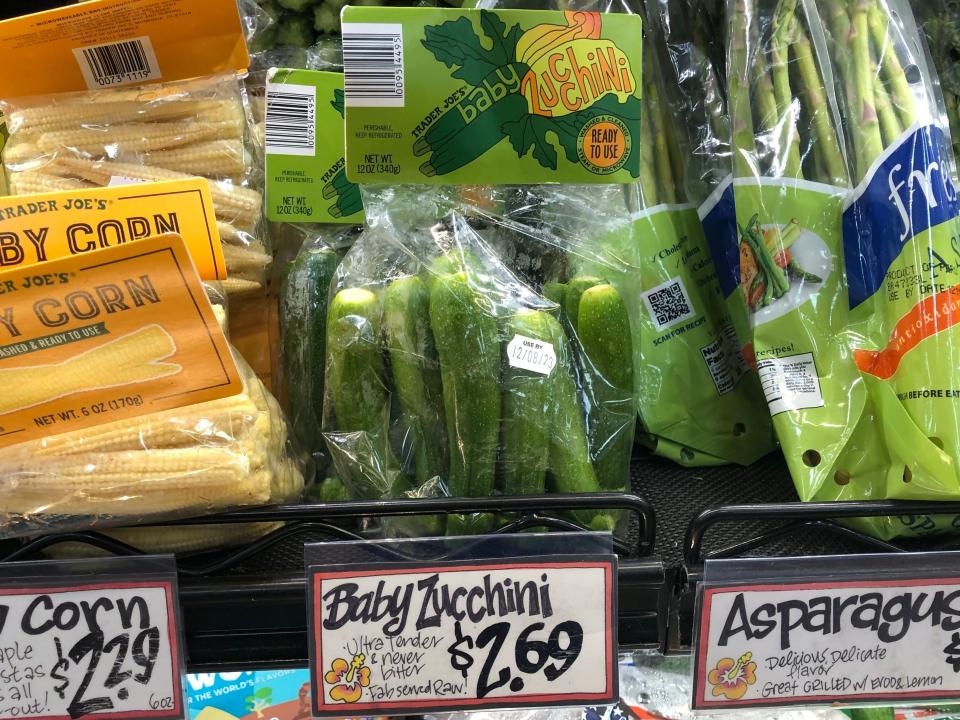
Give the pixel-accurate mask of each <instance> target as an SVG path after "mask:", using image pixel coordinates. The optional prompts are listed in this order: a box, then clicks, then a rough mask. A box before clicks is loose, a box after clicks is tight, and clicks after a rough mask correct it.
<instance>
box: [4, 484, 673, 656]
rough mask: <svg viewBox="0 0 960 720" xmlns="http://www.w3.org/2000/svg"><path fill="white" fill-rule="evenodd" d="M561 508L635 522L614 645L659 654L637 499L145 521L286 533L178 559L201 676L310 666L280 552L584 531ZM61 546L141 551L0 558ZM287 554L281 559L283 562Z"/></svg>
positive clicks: (659, 590)
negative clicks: (444, 523) (445, 528)
mask: <svg viewBox="0 0 960 720" xmlns="http://www.w3.org/2000/svg"><path fill="white" fill-rule="evenodd" d="M568 510H621V511H626V512H627V513H629V514H630V515H631V516H632V517H633V519H634V522H632V523H631V525H630V527H631V528H632V529H634V530H635V531H633V530H632V531H631V533H630V539H629V540H625V539H623V538H616V539H615V540H614V546H615V548H616V550H617V552H618V554H619V555H620V558H621V559H620V572H619V587H620V591H619V607H620V617H619V637H620V641H621V645H622V646H623V647H653V648H660V647H663V644H664V642H665V639H666V618H667V615H668V609H669V605H670V596H671V588H672V586H673V583H668V582H667V575H666V573H665V570H664V567H663V564H662V563H661V562H660V561H659V560H657V559H655V558H653V557H652V553H653V549H654V538H655V537H656V514H655V512H654V508H653V506H652V505H651V504H650V503H649V502H647V501H646V500H644V499H642V498H640V497H637V496H635V495H629V494H624V493H589V494H578V495H564V496H561V495H528V496H518V497H508V496H494V497H487V498H424V499H402V500H377V501H356V502H339V503H315V504H302V505H280V506H273V507H265V508H249V509H244V510H237V511H233V512H228V513H221V514H218V515H212V516H206V517H198V518H189V519H184V520H176V521H168V522H161V523H151V525H155V526H190V525H200V524H203V525H209V524H234V523H249V522H283V523H284V525H283V526H282V527H280V528H278V529H276V530H274V531H272V532H271V533H269V534H267V535H264V536H263V537H261V538H260V539H258V540H256V541H255V542H253V543H250V544H248V545H245V546H243V547H240V548H237V549H234V550H229V551H219V552H213V553H211V552H207V553H198V554H195V555H191V556H183V557H179V558H178V563H177V565H178V570H179V574H180V601H181V606H182V608H183V617H184V632H185V636H186V655H187V665H188V669H189V670H190V671H191V672H199V671H207V670H221V671H225V670H230V669H235V670H239V669H254V668H271V667H302V666H304V665H305V664H306V663H307V658H308V653H307V647H308V645H307V610H306V587H305V581H304V573H303V568H302V564H300V563H302V554H299V557H300V558H301V560H300V561H299V562H297V561H294V562H293V563H290V562H288V563H286V564H285V565H284V566H282V567H281V566H278V567H268V568H266V569H264V568H263V567H262V565H263V563H260V564H259V565H260V566H259V567H258V563H257V562H256V560H257V559H258V558H262V557H264V556H265V555H269V553H270V552H273V551H276V550H277V549H278V548H279V547H281V546H286V547H287V549H288V550H292V551H293V553H292V555H293V557H294V558H296V557H297V556H298V553H302V549H300V548H302V545H303V543H304V542H308V541H315V540H318V539H321V540H331V541H336V540H366V539H370V538H371V535H370V534H369V533H364V532H363V531H358V529H357V528H358V526H359V524H360V522H361V521H369V520H371V519H384V518H392V517H404V516H428V515H434V514H444V513H497V514H499V515H500V516H501V517H503V518H505V519H504V520H503V522H502V524H501V525H500V527H498V528H497V529H496V530H495V531H494V532H495V533H498V534H503V533H519V532H526V531H531V530H537V529H548V530H567V531H570V530H573V531H576V530H585V529H586V528H585V527H583V526H582V525H579V524H577V523H575V522H573V521H571V520H569V519H566V518H564V517H562V516H561V514H562V513H563V512H564V511H568ZM62 543H83V544H86V545H88V546H91V547H94V548H97V549H99V550H101V551H104V552H106V553H108V554H112V555H118V556H136V555H142V554H144V552H143V551H142V550H140V549H138V548H136V547H133V546H131V545H128V544H126V543H122V542H119V541H117V540H115V539H113V538H110V537H108V536H106V535H104V534H102V533H99V532H96V531H93V530H90V531H86V532H71V533H60V534H55V535H45V536H42V537H38V538H34V539H31V540H27V541H25V542H23V543H22V544H19V545H18V546H16V547H15V548H14V549H12V550H10V551H9V552H7V553H6V554H4V555H3V556H2V557H0V560H2V561H6V562H10V561H16V560H30V559H35V558H38V557H42V556H43V552H44V551H45V550H48V549H50V548H53V547H55V546H56V545H59V544H62ZM289 556H290V553H288V557H289Z"/></svg>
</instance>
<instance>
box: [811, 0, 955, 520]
mask: <svg viewBox="0 0 960 720" xmlns="http://www.w3.org/2000/svg"><path fill="white" fill-rule="evenodd" d="M818 7H819V10H820V15H821V17H822V18H824V23H825V25H826V26H827V36H828V47H829V49H830V51H831V56H832V60H833V66H834V69H835V71H834V75H835V77H836V78H837V80H838V83H837V93H836V95H837V98H838V102H839V104H840V106H841V108H842V111H843V118H844V121H845V125H846V128H847V132H846V133H845V134H846V140H847V142H846V152H847V156H848V157H849V158H850V167H851V169H852V176H853V179H854V184H855V189H854V190H853V192H852V194H851V195H850V196H849V197H848V198H847V199H846V201H845V204H844V212H843V252H844V254H845V258H846V269H847V285H848V298H849V306H850V317H849V328H848V330H849V331H848V334H847V337H848V342H849V345H850V347H851V350H852V353H853V357H852V359H853V362H854V364H855V367H856V368H857V369H858V370H859V374H860V377H861V382H862V386H863V388H864V390H865V393H866V396H867V398H868V405H867V406H868V408H869V412H870V415H869V416H868V417H865V418H864V421H863V422H864V423H869V430H867V429H865V428H863V427H860V428H858V429H857V431H856V435H857V436H858V437H856V438H855V439H856V440H857V442H856V443H854V442H853V441H851V445H850V447H849V448H848V450H847V452H845V453H844V455H843V456H842V457H840V458H839V459H838V460H837V462H836V463H835V465H834V467H833V468H832V473H833V476H832V480H833V481H832V482H830V481H829V480H828V481H827V482H825V483H824V484H823V486H821V487H817V486H813V487H811V491H812V492H813V493H815V494H816V496H817V497H842V498H846V497H857V498H862V497H883V498H891V499H926V500H930V499H938V498H942V499H957V498H958V497H960V476H958V473H957V465H956V463H957V459H958V457H960V406H958V403H957V400H958V397H960V393H958V391H957V389H956V377H957V367H958V366H960V346H958V343H960V331H958V330H957V328H956V327H955V325H956V323H957V321H958V320H960V305H958V304H957V300H956V298H957V297H958V295H960V283H958V276H957V273H958V268H957V265H958V262H960V256H958V254H957V251H958V248H957V237H958V231H960V224H958V220H957V215H958V213H960V203H958V200H957V194H956V186H955V178H956V167H955V161H954V159H953V155H952V152H951V143H950V134H949V125H948V121H947V117H946V114H945V112H944V106H943V100H942V97H941V95H940V92H939V87H938V83H937V80H936V76H935V74H934V71H933V69H932V67H931V66H930V64H929V62H928V59H927V56H926V52H925V49H924V47H923V43H922V40H921V37H920V33H919V31H918V29H917V27H916V24H915V22H914V18H913V15H912V12H911V10H910V7H909V5H908V4H907V3H906V2H905V1H904V2H899V1H896V0H823V1H822V2H818ZM865 436H866V437H865ZM864 524H865V525H867V526H868V527H869V528H870V529H871V530H872V531H873V532H875V533H876V534H879V535H882V536H884V537H889V536H894V535H900V534H915V533H926V532H931V531H935V530H937V529H941V528H950V527H953V526H955V525H956V523H955V522H954V518H952V517H944V518H927V517H912V516H910V517H902V518H889V519H884V520H882V521H873V522H870V523H864Z"/></svg>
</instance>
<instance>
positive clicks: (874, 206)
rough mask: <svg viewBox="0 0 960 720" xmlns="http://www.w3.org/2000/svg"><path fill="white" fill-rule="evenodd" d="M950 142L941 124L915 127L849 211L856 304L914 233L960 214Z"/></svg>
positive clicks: (846, 226) (846, 238)
mask: <svg viewBox="0 0 960 720" xmlns="http://www.w3.org/2000/svg"><path fill="white" fill-rule="evenodd" d="M951 152H952V151H951V149H950V145H949V143H948V141H947V138H946V135H945V134H944V132H943V130H941V129H940V128H939V127H937V126H936V125H926V126H924V127H920V128H916V129H914V130H912V131H911V132H909V133H908V134H907V135H906V136H905V137H903V138H902V139H901V140H900V143H899V144H898V145H896V146H894V147H891V148H889V149H888V150H887V151H886V153H884V155H883V156H882V159H881V160H880V161H878V163H877V164H876V165H875V166H874V168H873V170H872V172H871V174H870V175H869V176H868V178H867V179H866V180H865V181H864V183H863V184H862V185H861V186H860V187H859V188H858V189H857V191H856V192H855V193H854V194H853V196H852V197H851V199H850V201H849V202H848V203H847V204H846V205H847V207H846V210H845V211H844V213H843V246H844V256H845V259H846V263H847V284H848V286H849V294H850V307H851V308H855V307H857V306H858V305H860V303H862V302H863V301H864V300H866V299H867V298H869V297H870V296H872V295H873V294H874V293H876V292H877V290H879V289H880V287H881V286H882V285H883V280H884V277H885V276H886V273H887V271H888V270H889V269H890V266H891V265H892V264H893V262H894V261H895V260H896V259H897V258H898V257H899V256H900V253H901V252H902V251H903V247H904V245H905V244H906V243H907V242H909V241H910V239H911V238H913V237H915V236H916V235H919V234H920V233H923V232H925V231H927V230H929V229H930V228H933V227H936V226H937V225H940V224H941V223H944V222H947V221H948V220H951V219H952V218H955V217H957V215H958V214H960V202H958V199H957V189H956V187H955V186H954V183H953V177H952V174H951V164H950V161H949V158H950V157H951Z"/></svg>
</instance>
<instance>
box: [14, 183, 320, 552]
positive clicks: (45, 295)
mask: <svg viewBox="0 0 960 720" xmlns="http://www.w3.org/2000/svg"><path fill="white" fill-rule="evenodd" d="M76 200H77V199H76V198H71V197H70V196H69V195H68V196H67V197H66V198H64V197H62V196H58V197H55V198H52V199H48V200H46V201H41V200H36V201H31V202H30V203H27V205H26V207H27V208H28V209H29V208H30V206H31V205H32V206H33V207H34V208H35V209H36V210H37V212H40V207H41V204H42V203H45V207H46V208H47V211H48V212H56V211H51V210H50V209H49V208H50V207H51V205H52V204H54V203H56V204H57V205H59V204H65V203H70V202H72V201H76ZM5 202H6V205H4V211H6V210H8V209H10V208H14V209H16V208H18V207H20V206H18V205H17V204H16V199H15V198H7V199H6V201H5ZM118 225H119V223H117V224H115V225H112V226H110V225H108V224H106V223H101V224H99V225H98V226H97V227H99V228H104V227H113V228H114V230H115V229H116V227H117V226H118ZM91 227H92V225H91V224H90V223H86V222H78V223H76V224H75V225H74V226H73V229H72V230H71V229H67V230H64V229H63V228H57V227H56V226H55V224H54V223H52V222H51V223H49V224H48V225H43V226H41V224H40V222H36V224H35V225H34V227H33V228H25V229H24V231H23V235H24V236H25V237H27V238H32V240H31V241H30V242H29V244H30V246H31V248H32V249H37V248H41V247H43V248H46V247H48V243H47V240H48V239H49V249H50V252H51V255H52V254H53V253H55V252H59V245H58V243H57V242H56V241H57V240H60V239H61V238H63V237H65V238H67V240H66V242H65V243H64V246H65V247H66V249H67V251H66V253H65V254H64V255H63V256H62V257H58V258H56V259H54V258H53V257H51V258H50V259H48V260H46V261H45V262H41V263H39V264H33V265H23V266H21V267H16V268H13V269H8V270H6V271H3V272H0V388H2V393H0V507H2V508H3V512H2V514H0V535H2V536H4V537H11V536H16V535H25V534H33V533H37V532H42V531H44V530H50V529H68V528H74V527H89V526H90V525H91V524H92V523H93V524H96V525H102V526H106V527H109V526H110V525H111V524H122V523H124V522H127V523H128V522H130V521H135V520H141V519H151V518H152V519H159V518H165V517H171V516H178V515H198V514H203V513H207V512H213V511H216V510H225V509H229V508H234V507H241V506H247V505H256V504H268V503H270V502H278V501H281V500H289V499H293V498H295V497H296V496H297V495H298V494H299V492H300V490H301V489H302V486H303V478H302V473H301V470H300V467H299V465H298V463H297V462H296V461H295V460H294V459H293V456H292V455H291V453H289V452H288V449H287V437H286V425H285V422H284V420H283V416H282V414H281V412H280V409H279V407H278V406H277V404H276V401H275V400H273V398H272V397H271V396H270V395H269V394H268V393H267V392H266V390H265V389H264V388H263V386H262V384H261V383H260V382H259V381H258V380H257V379H256V377H255V376H254V375H253V373H252V372H251V371H250V370H249V368H248V367H247V366H246V364H245V363H244V362H243V360H242V359H241V358H240V357H238V356H237V355H236V354H235V353H234V352H233V350H232V348H231V347H230V345H229V344H228V343H227V340H226V338H225V336H224V333H223V330H222V329H221V325H220V322H221V320H220V317H219V313H217V312H216V311H215V309H214V306H212V305H211V303H210V301H209V300H208V297H207V289H205V288H204V287H203V285H202V284H201V281H200V278H199V276H198V274H197V270H196V267H195V265H194V262H193V259H192V258H191V255H190V252H188V250H187V245H186V244H185V243H184V241H183V239H182V238H181V237H180V236H179V235H175V234H165V235H157V236H154V237H148V238H142V239H138V240H136V241H133V242H125V243H122V244H116V245H112V246H110V247H105V248H102V249H95V250H93V251H84V252H79V253H71V252H70V243H71V240H70V239H71V238H73V239H74V241H75V242H76V243H79V242H80V240H79V238H86V237H87V236H89V235H90V234H91V233H90V232H89V230H90V228H91ZM77 228H79V231H76V232H74V231H75V230H77ZM51 233H52V234H51ZM15 235H16V234H15V233H13V232H4V233H3V237H5V238H9V237H11V236H15ZM10 247H11V246H10V245H7V246H6V249H7V251H9V248H10ZM194 252H195V253H196V254H197V255H198V256H200V255H201V250H199V249H197V248H196V246H195V247H194ZM24 253H26V251H24ZM129 541H134V542H135V538H129ZM157 549H158V550H162V549H163V548H161V547H158V548H157Z"/></svg>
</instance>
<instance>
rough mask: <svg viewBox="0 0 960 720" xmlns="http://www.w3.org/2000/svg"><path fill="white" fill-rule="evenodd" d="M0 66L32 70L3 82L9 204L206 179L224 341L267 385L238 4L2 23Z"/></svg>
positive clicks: (104, 6)
mask: <svg viewBox="0 0 960 720" xmlns="http://www.w3.org/2000/svg"><path fill="white" fill-rule="evenodd" d="M25 38H29V42H27V41H25ZM0 57H2V58H3V60H4V62H5V63H6V66H7V67H31V68H37V72H31V73H7V74H5V75H4V77H3V78H0V108H2V112H3V115H4V116H5V118H6V121H7V128H8V130H9V135H10V137H9V140H8V142H7V144H6V147H5V148H4V150H3V165H4V170H5V175H6V180H7V182H8V185H9V191H10V192H11V193H12V194H14V195H25V194H32V193H44V192H53V191H65V190H82V189H88V188H96V187H107V186H118V185H130V184H135V183H144V182H160V181H173V180H187V179H189V178H193V177H202V178H204V179H205V180H206V182H207V184H208V186H209V192H210V195H211V199H212V203H213V210H214V213H215V215H216V220H217V230H218V233H219V236H220V238H221V240H222V242H223V255H224V261H225V263H226V269H227V272H226V274H225V276H224V277H222V278H220V279H219V282H220V283H221V286H220V289H221V290H222V292H223V294H224V295H226V296H228V297H229V299H230V301H231V302H230V312H229V329H230V333H231V339H232V342H233V343H234V345H235V346H236V347H237V348H238V349H239V350H240V352H241V353H242V354H243V355H244V357H245V358H246V359H247V360H248V362H249V363H250V365H251V366H252V367H253V369H254V370H255V372H256V373H257V375H258V376H259V377H261V378H262V379H263V380H264V381H265V382H267V383H268V385H269V384H270V381H271V378H272V374H273V362H272V357H271V354H270V353H269V350H268V348H269V346H270V345H271V334H270V333H269V327H270V318H269V310H268V308H269V301H268V296H267V278H268V270H269V265H270V262H271V251H270V243H269V238H268V235H267V233H266V230H265V223H264V221H263V219H262V215H263V170H262V161H261V159H260V156H261V153H260V148H259V144H258V142H257V140H256V138H255V137H254V133H253V132H252V130H251V128H252V125H253V122H252V114H251V109H250V107H249V103H248V101H247V96H246V93H245V92H244V90H243V86H242V82H241V78H242V75H243V74H244V73H245V72H246V69H247V65H248V60H249V58H248V55H247V50H246V44H245V40H244V34H243V30H242V26H241V22H240V16H239V13H238V10H237V7H236V3H235V2H233V0H211V1H209V2H203V3H197V2H189V1H188V0H173V1H172V2H167V3H163V5H162V7H160V8H158V6H157V5H156V3H151V2H147V1H145V0H133V2H119V1H117V0H95V1H94V2H87V3H82V4H81V5H75V6H70V7H65V8H60V9H56V10H50V11H47V12H43V13H37V14H35V15H28V16H25V17H22V18H17V19H13V20H8V21H5V22H0ZM14 75H17V76H18V77H14Z"/></svg>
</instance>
